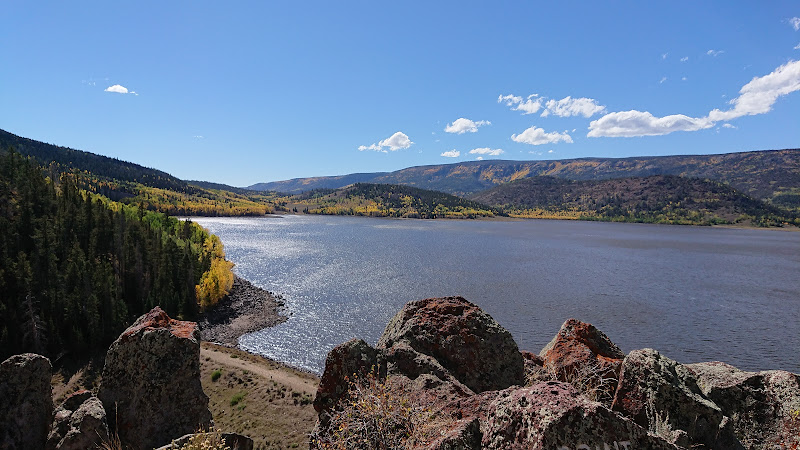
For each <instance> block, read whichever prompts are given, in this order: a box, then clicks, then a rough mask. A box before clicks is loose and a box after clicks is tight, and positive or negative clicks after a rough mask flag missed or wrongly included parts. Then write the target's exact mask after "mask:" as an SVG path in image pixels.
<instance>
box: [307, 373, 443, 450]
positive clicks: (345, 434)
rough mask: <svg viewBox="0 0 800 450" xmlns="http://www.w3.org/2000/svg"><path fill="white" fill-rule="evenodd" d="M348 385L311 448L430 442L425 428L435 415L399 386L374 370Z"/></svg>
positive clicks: (384, 446)
mask: <svg viewBox="0 0 800 450" xmlns="http://www.w3.org/2000/svg"><path fill="white" fill-rule="evenodd" d="M349 384H350V389H349V395H348V397H347V399H346V400H345V401H343V402H342V408H341V409H339V410H337V411H336V412H334V413H333V415H332V417H331V420H330V423H329V425H328V432H327V433H324V434H323V433H320V430H315V432H314V433H313V434H312V436H311V439H312V445H311V447H312V448H318V449H355V448H380V449H387V450H388V449H406V448H412V447H415V446H418V445H420V444H424V443H426V442H428V441H431V439H429V438H430V436H428V434H430V433H429V431H430V427H429V426H428V425H429V423H430V422H431V419H432V418H433V417H434V413H433V412H431V410H430V409H428V408H426V407H425V406H424V405H420V403H419V402H415V401H413V399H409V398H408V396H406V395H405V394H404V389H403V388H402V387H401V386H397V385H396V383H393V382H392V380H390V379H381V378H380V377H379V376H377V375H376V374H375V372H374V371H373V372H372V373H370V374H369V375H367V376H363V377H355V378H353V379H351V380H349Z"/></svg>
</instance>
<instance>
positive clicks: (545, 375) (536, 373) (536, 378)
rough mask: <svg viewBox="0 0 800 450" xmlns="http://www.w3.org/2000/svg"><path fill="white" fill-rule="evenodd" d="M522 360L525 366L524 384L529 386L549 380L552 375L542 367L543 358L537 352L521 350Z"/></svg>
mask: <svg viewBox="0 0 800 450" xmlns="http://www.w3.org/2000/svg"><path fill="white" fill-rule="evenodd" d="M520 353H521V354H522V361H523V363H524V367H525V385H526V386H531V385H534V384H536V383H539V382H541V381H550V380H551V379H552V376H551V375H550V372H548V371H547V369H545V368H544V360H543V359H542V358H541V357H540V356H539V355H537V354H535V353H531V352H529V351H525V350H523V351H521V352H520Z"/></svg>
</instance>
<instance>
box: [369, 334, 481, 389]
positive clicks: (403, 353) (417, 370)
mask: <svg viewBox="0 0 800 450" xmlns="http://www.w3.org/2000/svg"><path fill="white" fill-rule="evenodd" d="M378 359H379V361H380V362H381V364H382V365H383V366H384V367H385V368H386V374H387V375H388V376H389V377H391V378H392V379H393V380H395V382H396V383H400V384H402V385H403V386H406V387H407V388H408V389H409V390H410V391H413V392H421V391H425V393H426V395H427V396H428V397H429V399H434V398H435V399H436V400H442V401H449V400H452V399H454V398H461V397H467V396H470V395H473V394H474V392H472V390H471V389H470V388H468V387H466V386H464V384H462V383H461V382H460V381H458V380H457V379H456V378H455V377H454V376H453V375H452V374H450V372H448V371H447V370H446V369H445V368H444V367H442V366H441V364H439V362H438V361H437V360H436V359H434V358H433V357H432V356H428V355H425V354H422V353H418V352H417V351H415V350H414V349H412V348H411V347H410V346H409V345H408V344H406V343H404V342H400V343H397V344H395V345H393V346H392V347H391V348H389V349H380V350H379V353H378Z"/></svg>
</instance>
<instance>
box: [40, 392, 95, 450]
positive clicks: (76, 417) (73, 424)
mask: <svg viewBox="0 0 800 450" xmlns="http://www.w3.org/2000/svg"><path fill="white" fill-rule="evenodd" d="M109 441H110V436H109V433H108V423H107V419H106V410H105V408H104V407H103V403H102V402H100V400H99V399H98V398H97V397H95V396H94V395H92V393H91V392H89V391H87V390H80V391H77V392H74V393H73V394H71V395H70V396H69V397H67V398H66V400H64V402H63V403H62V404H61V406H59V407H58V409H57V410H56V412H55V418H54V420H53V425H52V427H51V429H50V434H49V435H48V436H47V446H46V447H45V448H47V449H48V450H50V449H53V450H55V449H58V450H81V449H87V448H97V447H98V446H100V445H102V444H103V443H105V442H109Z"/></svg>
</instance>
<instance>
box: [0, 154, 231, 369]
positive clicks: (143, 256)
mask: <svg viewBox="0 0 800 450" xmlns="http://www.w3.org/2000/svg"><path fill="white" fill-rule="evenodd" d="M80 177H81V173H80V172H79V171H63V172H56V171H49V172H48V170H47V169H45V168H42V167H41V166H39V165H38V164H37V161H36V160H35V159H34V158H32V157H25V156H22V155H21V154H19V153H17V152H16V151H14V150H13V149H9V150H7V151H0V230H2V233H0V293H2V296H0V360H2V359H5V358H6V357H7V356H9V355H12V354H16V353H20V352H36V353H40V354H44V355H48V356H50V357H51V358H55V360H58V359H59V358H60V357H62V356H64V355H70V356H73V357H83V356H87V355H89V354H91V353H92V352H93V351H95V350H104V349H105V348H107V346H108V345H109V343H110V342H112V341H113V340H114V339H115V338H116V337H117V336H118V335H119V334H120V333H121V332H122V331H123V330H124V329H125V328H126V327H127V326H128V325H130V324H131V323H132V321H133V320H134V319H135V318H136V317H138V316H139V315H141V314H143V313H144V312H146V311H148V310H150V309H151V308H152V307H154V306H160V307H161V308H163V309H164V310H165V311H166V312H167V313H168V314H169V315H170V316H172V317H178V318H187V319H191V318H194V317H195V316H196V315H197V314H198V312H199V311H200V310H201V309H202V308H206V307H208V306H210V305H212V304H213V303H215V302H216V301H218V300H219V299H220V298H221V297H222V296H224V295H225V294H226V293H227V290H228V289H230V285H231V284H232V281H233V274H232V272H231V270H230V269H231V266H232V264H231V263H229V262H228V261H225V259H224V251H223V248H222V243H221V242H220V241H219V239H218V238H217V237H216V236H214V235H211V234H210V233H208V232H207V231H206V230H205V229H203V228H202V227H200V226H199V225H197V224H195V223H192V222H191V221H181V220H178V219H176V218H172V217H169V216H167V215H165V214H162V213H158V212H154V211H149V210H147V209H145V208H143V207H142V206H141V205H138V206H135V205H124V204H121V203H117V202H113V201H111V200H109V199H108V198H106V197H103V196H101V195H98V194H95V193H91V192H88V191H86V190H82V189H80V188H79V186H81V185H83V184H84V183H83V182H82V180H81V178H80Z"/></svg>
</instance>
